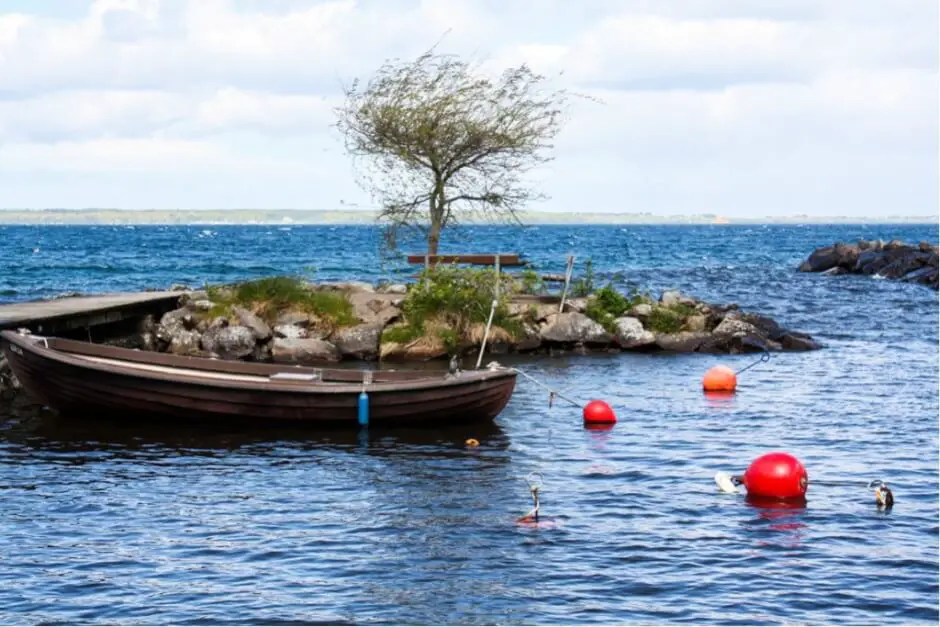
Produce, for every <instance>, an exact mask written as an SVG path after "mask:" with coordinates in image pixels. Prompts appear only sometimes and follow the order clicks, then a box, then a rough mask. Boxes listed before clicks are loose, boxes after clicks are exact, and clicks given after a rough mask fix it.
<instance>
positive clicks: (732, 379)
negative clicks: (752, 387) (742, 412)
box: [702, 366, 738, 392]
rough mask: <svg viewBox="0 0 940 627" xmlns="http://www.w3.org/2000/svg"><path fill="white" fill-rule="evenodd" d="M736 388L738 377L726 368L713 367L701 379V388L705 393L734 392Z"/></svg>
mask: <svg viewBox="0 0 940 627" xmlns="http://www.w3.org/2000/svg"><path fill="white" fill-rule="evenodd" d="M737 387H738V375H736V374H734V370H732V369H731V368H729V367H728V366H714V367H712V368H711V369H710V370H709V371H708V372H706V373H705V378H704V379H702V388H704V389H705V391H706V392H734V390H735V388H737Z"/></svg>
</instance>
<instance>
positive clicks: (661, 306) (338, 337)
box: [127, 284, 820, 363]
mask: <svg viewBox="0 0 940 627" xmlns="http://www.w3.org/2000/svg"><path fill="white" fill-rule="evenodd" d="M311 289H329V290H333V291H339V292H341V293H343V294H344V296H345V298H347V299H348V300H349V302H350V303H351V304H352V310H353V313H354V315H355V318H356V322H355V324H350V325H347V326H342V327H339V328H330V327H329V326H327V325H323V324H321V320H320V319H318V317H317V316H316V315H311V314H307V313H304V312H300V311H283V312H280V313H278V314H277V315H276V317H274V319H273V320H263V319H262V318H261V317H260V316H258V315H256V314H255V313H253V312H252V311H249V310H248V309H246V308H243V307H238V306H233V307H231V310H230V313H228V314H227V315H212V314H211V313H210V312H212V311H213V310H215V309H216V306H215V304H214V303H213V302H212V301H210V300H208V295H207V294H206V293H202V292H194V293H192V294H187V295H185V296H183V297H182V298H181V306H180V308H179V309H176V310H174V311H170V312H168V313H166V314H164V315H163V317H162V318H160V320H152V319H147V320H145V321H144V323H143V325H142V327H141V332H140V334H139V335H138V336H136V337H133V338H127V341H128V342H129V345H132V346H135V347H137V348H141V349H144V350H157V351H164V352H171V353H176V354H181V355H195V356H203V357H217V358H221V359H246V360H255V361H273V362H280V363H322V362H339V361H342V360H364V361H377V360H378V361H427V360H432V359H438V358H444V357H448V356H449V355H451V354H454V353H456V354H476V352H477V351H478V350H479V346H480V344H481V342H482V339H483V334H484V329H483V328H482V326H483V325H478V327H477V328H475V329H474V330H473V331H472V332H471V333H470V337H468V338H466V339H464V340H463V341H462V342H461V343H460V344H459V345H458V346H457V347H453V346H451V347H450V348H448V346H447V345H446V344H445V343H444V342H443V341H441V342H435V341H431V340H429V338H428V337H426V336H423V337H420V338H417V339H414V340H411V341H407V342H401V341H391V340H388V339H385V336H386V333H385V331H386V330H387V329H391V328H394V327H395V326H397V325H399V324H400V323H401V320H402V313H403V312H402V305H403V303H404V301H405V299H406V298H407V289H408V288H406V287H405V286H404V285H392V286H388V287H386V288H379V289H376V288H374V287H373V286H371V285H367V284H341V285H335V286H330V287H317V286H314V287H312V288H311ZM591 302H592V297H586V298H572V299H569V300H567V301H566V302H565V305H564V308H563V311H559V306H560V301H557V300H556V302H551V299H550V298H546V297H541V298H540V297H528V298H527V297H525V296H517V297H514V298H513V299H512V300H511V301H510V302H509V304H508V309H509V312H510V315H511V316H513V317H514V318H516V319H517V320H518V321H519V323H520V324H519V326H520V327H521V329H522V330H523V332H522V333H521V334H520V335H519V336H515V337H514V336H510V335H509V334H508V333H506V332H505V331H504V330H502V329H499V330H496V331H494V332H492V333H491V335H490V337H489V339H488V341H487V349H486V350H487V352H488V353H489V354H494V355H498V354H506V353H541V354H545V353H548V354H563V353H568V352H591V351H603V352H611V351H614V352H619V351H644V352H658V351H669V352H706V353H719V354H720V353H724V354H729V353H744V352H757V351H762V350H770V351H798V350H813V349H817V348H820V345H819V344H818V343H817V342H816V341H815V340H813V338H811V337H810V336H808V335H806V334H803V333H798V332H795V331H790V330H787V329H785V328H783V327H781V326H780V325H779V324H777V323H776V322H775V321H773V320H771V319H770V318H767V317H764V316H761V315H758V314H754V313H747V312H743V311H740V310H739V308H738V306H737V305H734V304H731V305H710V304H707V303H703V302H700V301H697V300H695V299H694V298H691V297H688V296H685V295H683V294H680V293H678V292H665V293H664V294H663V295H662V297H661V298H660V300H659V301H656V302H652V303H642V304H638V305H636V306H634V307H633V308H631V309H630V310H629V311H628V312H626V313H625V315H623V316H620V317H617V318H615V319H613V320H611V321H608V324H606V325H605V324H601V322H598V321H597V320H594V319H592V318H591V317H589V316H588V315H587V313H586V312H588V311H589V310H590V305H591ZM664 312H668V314H669V315H671V316H672V320H673V322H674V325H673V326H674V327H675V328H674V329H673V330H670V331H669V332H657V331H654V330H651V328H650V327H651V325H650V322H651V320H652V318H653V317H655V316H657V315H660V316H662V315H665V313H664ZM675 312H681V313H675Z"/></svg>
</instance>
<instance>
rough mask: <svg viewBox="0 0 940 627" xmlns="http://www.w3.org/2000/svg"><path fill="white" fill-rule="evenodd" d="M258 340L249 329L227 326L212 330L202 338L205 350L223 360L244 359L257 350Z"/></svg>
mask: <svg viewBox="0 0 940 627" xmlns="http://www.w3.org/2000/svg"><path fill="white" fill-rule="evenodd" d="M255 343H256V338H255V334H254V332H253V331H252V330H251V329H249V328H248V327H243V326H226V327H221V328H215V329H210V330H209V331H206V333H205V334H204V335H203V336H202V348H203V350H205V351H207V352H209V353H212V354H214V355H218V356H219V357H221V358H222V359H242V358H245V357H248V356H249V355H251V354H252V353H254V350H255Z"/></svg>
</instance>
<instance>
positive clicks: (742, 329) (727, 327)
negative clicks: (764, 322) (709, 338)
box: [713, 316, 761, 337]
mask: <svg viewBox="0 0 940 627" xmlns="http://www.w3.org/2000/svg"><path fill="white" fill-rule="evenodd" d="M713 333H714V334H715V335H730V336H736V337H740V336H760V334H761V333H760V331H759V330H758V329H757V327H755V326H754V325H753V324H751V323H749V322H745V321H744V320H740V319H738V318H732V317H731V316H725V318H724V320H722V321H721V324H719V325H718V326H717V327H715V330H714V331H713Z"/></svg>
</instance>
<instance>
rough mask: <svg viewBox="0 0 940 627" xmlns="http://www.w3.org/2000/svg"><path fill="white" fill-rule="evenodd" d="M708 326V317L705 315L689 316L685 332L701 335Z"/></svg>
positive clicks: (684, 327)
mask: <svg viewBox="0 0 940 627" xmlns="http://www.w3.org/2000/svg"><path fill="white" fill-rule="evenodd" d="M707 326H708V316H704V315H701V314H699V315H695V316H689V317H688V318H686V320H685V325H684V326H683V329H682V330H683V331H691V332H692V333H701V332H702V331H705V330H707V329H706V327H707Z"/></svg>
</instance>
